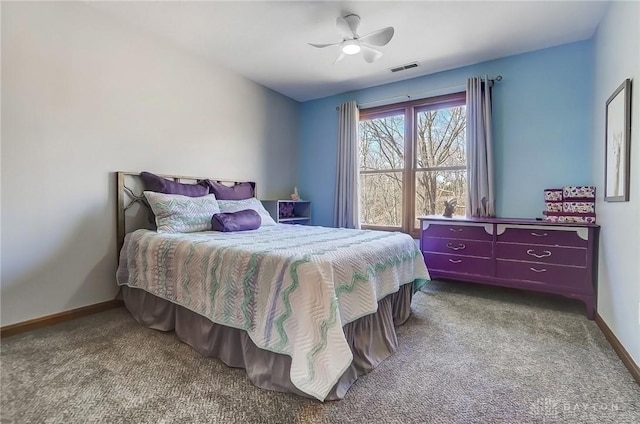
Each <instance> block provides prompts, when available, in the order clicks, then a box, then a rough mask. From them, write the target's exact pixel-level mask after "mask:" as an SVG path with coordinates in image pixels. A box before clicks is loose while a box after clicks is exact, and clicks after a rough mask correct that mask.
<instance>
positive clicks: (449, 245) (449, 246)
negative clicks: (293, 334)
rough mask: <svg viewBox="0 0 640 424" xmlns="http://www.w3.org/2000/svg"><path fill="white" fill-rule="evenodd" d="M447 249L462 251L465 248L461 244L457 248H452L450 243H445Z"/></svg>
mask: <svg viewBox="0 0 640 424" xmlns="http://www.w3.org/2000/svg"><path fill="white" fill-rule="evenodd" d="M447 247H448V248H449V249H451V250H462V249H465V248H466V247H467V246H465V245H464V244H462V243H460V244H459V245H457V246H454V245H453V244H452V243H447Z"/></svg>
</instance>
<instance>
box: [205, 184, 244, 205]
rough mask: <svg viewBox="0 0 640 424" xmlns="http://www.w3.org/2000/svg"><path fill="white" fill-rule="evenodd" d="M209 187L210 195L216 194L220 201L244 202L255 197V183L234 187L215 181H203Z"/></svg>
mask: <svg viewBox="0 0 640 424" xmlns="http://www.w3.org/2000/svg"><path fill="white" fill-rule="evenodd" d="M203 183H206V184H207V185H208V186H209V193H211V194H215V195H216V199H218V200H244V199H251V198H252V197H254V195H255V193H254V188H255V183H238V184H235V185H234V186H233V187H229V186H226V185H224V184H220V183H217V182H215V181H211V180H206V181H203Z"/></svg>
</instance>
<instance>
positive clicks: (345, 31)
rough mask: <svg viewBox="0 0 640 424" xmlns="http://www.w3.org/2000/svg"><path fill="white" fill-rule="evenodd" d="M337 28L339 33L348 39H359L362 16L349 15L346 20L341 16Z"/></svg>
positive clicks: (337, 21) (337, 19)
mask: <svg viewBox="0 0 640 424" xmlns="http://www.w3.org/2000/svg"><path fill="white" fill-rule="evenodd" d="M336 26H337V27H338V31H340V33H341V34H342V35H343V36H344V37H347V39H350V38H358V37H359V35H358V32H357V31H358V27H359V26H360V16H358V15H355V14H353V13H352V14H349V15H347V16H345V17H344V18H343V17H341V16H339V17H338V18H336Z"/></svg>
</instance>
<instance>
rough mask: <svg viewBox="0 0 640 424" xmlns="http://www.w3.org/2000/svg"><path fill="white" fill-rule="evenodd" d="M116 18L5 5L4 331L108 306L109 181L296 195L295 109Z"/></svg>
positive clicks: (112, 261) (74, 7)
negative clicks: (156, 178) (247, 186)
mask: <svg viewBox="0 0 640 424" xmlns="http://www.w3.org/2000/svg"><path fill="white" fill-rule="evenodd" d="M112 19H113V18H110V17H106V16H102V15H101V14H100V12H97V11H95V10H93V9H92V8H90V7H88V6H86V5H83V4H80V3H66V2H65V3H62V2H56V3H47V2H43V3H24V2H23V3H20V2H11V3H8V2H3V3H2V65H3V68H2V165H1V172H2V196H1V197H2V202H1V205H2V209H1V212H2V215H1V216H2V221H1V223H2V226H1V231H2V248H1V252H2V282H1V289H2V290H1V296H2V302H1V305H2V313H1V320H2V325H8V324H12V323H15V322H20V321H24V320H27V319H31V318H35V317H39V316H43V315H48V314H52V313H56V312H60V311H64V310H68V309H72V308H76V307H80V306H84V305H88V304H93V303H96V302H101V301H105V300H108V299H111V298H113V297H114V295H115V294H116V291H117V289H116V284H115V270H116V238H115V237H116V234H115V232H116V228H115V211H116V210H115V208H116V204H115V196H116V193H115V176H114V174H113V172H114V171H120V170H123V171H141V170H149V171H155V172H158V173H168V174H181V175H194V176H211V177H218V178H228V179H234V180H235V179H237V180H252V181H257V183H258V193H259V195H260V196H261V197H263V198H268V197H277V196H279V195H287V194H288V193H289V192H290V191H291V187H293V185H294V184H295V176H296V175H297V169H296V167H297V156H298V155H297V137H298V104H297V103H296V102H295V101H293V100H291V99H289V98H286V97H284V96H281V95H279V94H277V93H275V92H273V91H270V90H268V89H266V88H264V87H262V86H260V85H258V84H255V83H253V82H251V81H249V80H247V79H244V78H242V77H240V76H239V75H237V74H234V73H232V72H230V71H228V70H226V69H223V68H221V67H219V66H217V65H215V64H212V63H209V62H206V61H204V60H202V59H200V58H198V57H194V56H191V55H190V54H188V53H186V52H183V51H180V50H178V49H176V48H174V47H173V46H171V45H167V44H166V43H164V42H162V41H161V40H156V39H153V38H151V37H150V36H148V35H147V34H144V33H139V32H138V31H137V30H136V29H135V28H131V27H129V26H127V25H126V24H120V23H119V22H117V21H115V20H112Z"/></svg>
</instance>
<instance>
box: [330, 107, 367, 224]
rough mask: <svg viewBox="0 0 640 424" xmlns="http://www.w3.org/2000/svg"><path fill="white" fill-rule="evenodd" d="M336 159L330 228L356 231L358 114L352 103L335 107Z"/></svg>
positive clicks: (358, 206) (358, 196) (357, 215)
mask: <svg viewBox="0 0 640 424" xmlns="http://www.w3.org/2000/svg"><path fill="white" fill-rule="evenodd" d="M338 113H339V116H338V157H337V167H336V168H337V169H336V197H335V209H334V212H333V225H334V226H335V227H342V228H360V205H359V204H360V193H359V187H358V186H359V178H360V175H359V171H360V158H359V155H358V121H359V120H360V113H359V111H358V105H357V103H356V102H355V101H353V100H352V101H349V102H346V103H342V104H341V105H340V106H339V107H338Z"/></svg>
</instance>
